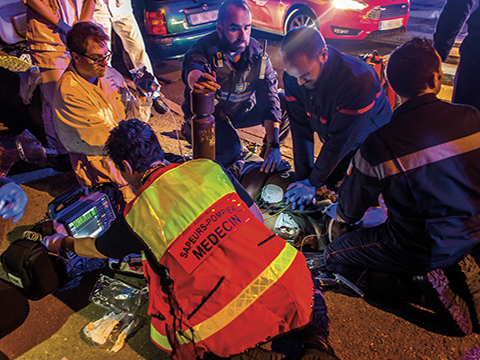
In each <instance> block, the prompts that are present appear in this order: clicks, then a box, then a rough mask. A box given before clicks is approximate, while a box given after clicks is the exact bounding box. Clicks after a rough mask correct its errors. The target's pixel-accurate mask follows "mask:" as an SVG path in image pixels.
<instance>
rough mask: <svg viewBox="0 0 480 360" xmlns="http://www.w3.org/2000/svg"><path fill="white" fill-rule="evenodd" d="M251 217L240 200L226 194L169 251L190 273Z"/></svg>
mask: <svg viewBox="0 0 480 360" xmlns="http://www.w3.org/2000/svg"><path fill="white" fill-rule="evenodd" d="M250 217H252V213H251V212H250V211H249V209H248V208H247V206H246V205H245V203H244V202H243V201H240V200H238V198H236V197H229V198H228V199H227V200H225V201H224V202H222V203H221V204H218V205H216V206H214V207H212V208H210V209H208V211H206V212H204V213H203V214H202V215H200V217H199V218H197V219H196V221H195V222H194V223H192V224H191V225H190V226H189V227H188V228H187V230H186V231H185V232H184V233H183V234H182V235H180V238H179V239H178V240H177V241H175V243H174V244H173V245H172V246H171V247H170V248H169V249H168V251H169V252H170V254H171V255H172V256H173V257H174V258H175V259H176V260H177V261H178V262H179V263H180V265H181V266H182V267H183V268H184V269H185V271H187V272H188V273H189V274H191V273H192V272H193V270H195V269H196V268H197V267H198V266H199V265H200V264H201V263H202V262H204V261H205V260H206V259H207V258H208V257H209V256H210V255H212V254H213V252H214V251H215V250H216V249H218V248H219V247H220V245H221V244H222V243H223V242H224V241H225V240H227V239H228V238H229V236H231V235H232V233H234V232H235V231H237V230H238V229H240V228H241V227H242V226H243V225H245V223H246V222H247V221H248V220H249V219H250Z"/></svg>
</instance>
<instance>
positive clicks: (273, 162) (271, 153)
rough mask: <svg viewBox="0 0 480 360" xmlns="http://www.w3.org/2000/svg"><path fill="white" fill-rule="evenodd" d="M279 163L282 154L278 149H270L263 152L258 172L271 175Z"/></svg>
mask: <svg viewBox="0 0 480 360" xmlns="http://www.w3.org/2000/svg"><path fill="white" fill-rule="evenodd" d="M280 161H282V153H281V152H280V149H274V148H271V147H270V148H268V149H267V150H266V151H265V158H264V160H263V164H262V167H261V168H260V171H265V172H266V173H268V172H272V173H273V172H274V171H275V169H276V168H277V167H278V165H280Z"/></svg>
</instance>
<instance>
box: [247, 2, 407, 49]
mask: <svg viewBox="0 0 480 360" xmlns="http://www.w3.org/2000/svg"><path fill="white" fill-rule="evenodd" d="M247 2H248V4H249V5H250V9H251V11H252V27H253V28H255V29H258V30H261V31H266V32H270V33H274V34H279V35H284V34H286V33H287V32H288V30H290V29H291V28H293V27H296V26H314V27H316V28H317V29H319V30H320V32H321V33H322V34H323V36H324V37H325V38H329V39H364V38H365V37H367V36H375V35H391V34H393V33H402V32H405V31H406V29H407V22H408V17H409V15H410V0H363V1H359V0H312V1H309V0H247Z"/></svg>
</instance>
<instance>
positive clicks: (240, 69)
mask: <svg viewBox="0 0 480 360" xmlns="http://www.w3.org/2000/svg"><path fill="white" fill-rule="evenodd" d="M219 46H220V39H219V37H218V33H217V32H214V33H212V34H209V35H207V36H205V37H203V38H201V39H200V40H199V41H197V42H196V43H195V44H194V45H193V46H192V47H191V48H190V50H189V51H188V52H187V53H186V54H185V57H184V59H183V63H182V80H183V82H184V83H185V85H186V87H185V101H184V102H183V104H182V109H183V112H184V114H185V119H191V118H192V117H193V114H192V112H191V110H190V90H191V89H190V87H189V86H188V82H187V77H188V74H189V73H190V72H191V71H192V70H195V69H197V70H201V71H203V72H206V71H207V72H210V71H215V73H216V79H217V83H218V84H219V85H220V86H221V89H220V90H219V91H217V94H216V98H217V100H218V104H217V105H216V106H215V115H214V116H215V118H218V115H219V113H220V111H223V112H224V113H225V115H226V116H228V117H229V118H230V119H231V120H232V121H233V123H234V124H235V127H241V126H237V124H236V120H237V119H241V118H242V117H244V116H246V115H248V113H249V112H250V110H252V109H253V107H254V106H255V105H256V104H259V105H261V106H262V107H263V111H261V112H260V116H259V118H260V119H259V122H258V123H259V124H261V123H262V122H263V121H264V120H272V121H276V122H280V119H281V116H282V114H281V109H280V100H279V98H278V89H277V73H276V72H275V70H273V67H272V64H271V62H270V59H269V58H268V55H267V54H263V51H264V50H263V49H262V47H261V46H260V44H259V43H258V42H257V41H256V40H255V39H252V38H251V39H250V44H249V45H248V46H247V48H246V49H245V51H244V52H243V53H242V54H241V57H240V60H238V61H237V62H234V61H233V60H231V59H230V56H229V54H227V53H225V52H224V51H223V50H222V49H221V48H220V47H219ZM262 54H263V55H264V56H265V60H264V63H265V65H264V75H263V79H261V77H262V76H261V69H262ZM249 126H251V125H249Z"/></svg>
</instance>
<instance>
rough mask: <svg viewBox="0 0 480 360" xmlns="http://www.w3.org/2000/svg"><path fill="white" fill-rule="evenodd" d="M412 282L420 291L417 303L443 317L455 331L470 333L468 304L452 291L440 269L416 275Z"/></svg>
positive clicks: (470, 321)
mask: <svg viewBox="0 0 480 360" xmlns="http://www.w3.org/2000/svg"><path fill="white" fill-rule="evenodd" d="M414 282H415V283H416V284H417V285H418V286H419V287H420V289H421V291H422V297H421V299H420V301H419V302H418V303H417V304H418V305H420V306H422V307H425V308H427V309H430V310H433V311H434V312H435V313H437V314H438V315H439V316H442V317H444V318H445V319H446V320H447V321H448V322H450V323H451V325H452V326H453V328H454V329H456V330H457V331H459V332H461V333H463V334H465V335H470V334H471V333H472V330H473V326H472V320H471V317H470V311H469V309H468V305H467V303H466V302H465V300H464V299H463V298H462V297H460V296H459V295H458V294H457V293H455V292H453V291H452V289H451V286H450V281H449V279H448V278H447V276H446V275H445V272H444V271H443V270H442V269H437V270H433V271H430V272H429V273H428V274H426V275H422V276H416V277H415V278H414Z"/></svg>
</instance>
